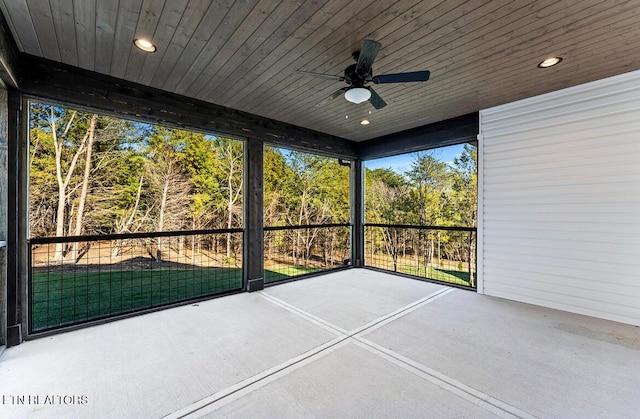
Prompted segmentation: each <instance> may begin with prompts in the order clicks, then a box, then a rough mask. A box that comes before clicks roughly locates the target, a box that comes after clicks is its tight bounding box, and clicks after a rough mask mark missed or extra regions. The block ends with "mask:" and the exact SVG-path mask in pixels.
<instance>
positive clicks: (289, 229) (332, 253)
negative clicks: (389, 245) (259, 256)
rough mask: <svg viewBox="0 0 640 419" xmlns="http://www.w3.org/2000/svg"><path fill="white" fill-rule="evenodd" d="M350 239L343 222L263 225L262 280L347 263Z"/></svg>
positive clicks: (309, 272) (302, 273)
mask: <svg viewBox="0 0 640 419" xmlns="http://www.w3.org/2000/svg"><path fill="white" fill-rule="evenodd" d="M350 243H351V225H350V224H346V223H344V224H319V225H300V226H272V227H265V228H264V275H265V278H264V279H265V283H273V282H278V281H284V280H287V279H290V278H292V277H299V276H303V275H309V274H313V273H316V272H323V271H328V270H331V269H337V268H341V267H344V266H348V265H349V264H350V261H349V257H350V249H351V247H350Z"/></svg>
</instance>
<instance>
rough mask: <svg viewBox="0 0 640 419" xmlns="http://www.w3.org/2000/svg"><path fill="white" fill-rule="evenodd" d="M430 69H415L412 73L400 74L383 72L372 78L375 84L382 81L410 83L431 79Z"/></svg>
mask: <svg viewBox="0 0 640 419" xmlns="http://www.w3.org/2000/svg"><path fill="white" fill-rule="evenodd" d="M430 74H431V73H430V72H429V71H413V72H410V73H398V74H381V75H379V76H375V77H374V78H373V79H371V81H372V82H374V83H375V84H380V83H409V82H413V81H427V80H429V75H430Z"/></svg>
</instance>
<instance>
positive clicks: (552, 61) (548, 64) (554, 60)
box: [538, 57, 562, 68]
mask: <svg viewBox="0 0 640 419" xmlns="http://www.w3.org/2000/svg"><path fill="white" fill-rule="evenodd" d="M560 61H562V57H549V58H546V59H545V60H544V61H542V62H541V63H540V64H538V68H549V67H553V66H554V65H556V64H558V63H559V62H560Z"/></svg>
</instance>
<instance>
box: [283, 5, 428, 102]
mask: <svg viewBox="0 0 640 419" xmlns="http://www.w3.org/2000/svg"><path fill="white" fill-rule="evenodd" d="M440 5H441V4H438V5H435V6H434V7H433V8H430V9H428V10H424V11H423V13H419V14H417V15H416V14H414V13H413V10H412V11H411V14H412V15H413V16H411V18H412V19H415V18H416V16H420V15H424V14H425V13H428V12H432V11H433V10H436V8H437V7H438V6H440ZM394 20H395V21H396V24H397V25H401V24H402V22H403V21H406V16H405V15H400V16H399V17H398V18H396V19H394ZM372 22H373V21H372ZM370 24H371V23H370ZM377 24H378V25H380V26H379V27H378V28H376V29H375V30H374V31H375V33H376V35H377V36H376V39H381V38H384V36H385V35H386V34H387V33H386V31H385V30H384V28H385V25H387V24H388V22H384V21H383V22H379V23H377ZM369 32H372V31H369ZM390 32H392V31H390ZM358 37H359V38H360V39H362V38H364V37H366V35H364V33H361V34H360V36H358ZM384 54H385V51H384V50H383V51H382V54H380V55H379V57H380V58H382V57H383V56H384ZM351 63H352V62H351V61H348V62H347V63H346V65H349V64H351ZM346 65H345V66H346ZM343 68H344V67H343ZM335 71H336V72H337V73H338V72H339V73H341V72H342V68H341V69H336V70H335ZM310 79H311V78H310V77H301V78H299V80H301V82H300V83H295V85H296V86H297V91H298V92H297V96H302V97H303V98H307V99H308V100H310V99H311V98H309V95H308V91H309V85H308V82H309V80H310ZM338 87H340V86H338ZM294 94H295V93H294ZM327 94H328V93H327ZM297 96H296V97H294V100H293V101H292V102H290V105H291V106H292V107H295V108H298V106H297V105H296V102H297ZM319 102H320V100H317V101H315V103H319ZM281 112H283V113H284V114H287V113H288V112H290V110H289V108H284V110H281Z"/></svg>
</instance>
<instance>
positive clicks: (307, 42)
mask: <svg viewBox="0 0 640 419" xmlns="http://www.w3.org/2000/svg"><path fill="white" fill-rule="evenodd" d="M369 4H370V3H365V2H364V1H359V2H357V5H358V7H362V8H366V7H367V6H368V5H369ZM342 7H343V5H342V4H340V3H339V2H333V1H332V2H329V3H326V4H325V7H323V8H322V9H321V10H319V11H318V12H317V13H315V14H314V15H313V16H311V17H310V18H309V21H307V22H305V23H304V24H303V26H302V27H301V28H302V29H301V31H300V32H302V33H297V32H298V31H297V32H296V33H295V34H294V35H293V37H294V38H296V39H298V38H299V42H297V44H296V45H295V46H294V47H292V48H287V47H288V46H287V47H285V49H286V50H287V52H286V53H285V54H284V55H281V54H280V53H278V54H272V55H270V56H269V59H270V60H271V61H273V63H265V62H264V61H263V62H262V63H261V65H264V66H267V65H269V67H267V68H263V67H262V66H260V67H258V70H259V72H260V75H259V76H258V77H255V78H253V79H252V80H249V79H247V77H246V76H245V77H244V78H243V79H242V80H241V81H240V83H241V84H242V85H243V87H242V89H241V90H240V91H238V92H237V93H236V94H235V96H234V98H233V99H232V100H230V101H229V106H230V107H234V106H238V103H242V102H245V103H250V104H251V105H253V106H255V104H256V102H258V101H259V97H261V96H262V95H263V94H264V91H265V90H269V91H270V92H271V91H272V90H271V89H272V88H273V83H274V82H273V80H274V79H276V80H277V81H278V82H279V81H280V80H283V79H284V77H290V74H291V73H290V68H291V67H292V66H293V64H294V62H295V61H297V60H299V61H304V59H305V57H306V56H307V55H308V54H310V53H313V54H317V53H316V51H317V50H318V49H319V48H318V46H319V45H321V44H322V43H323V41H325V40H326V39H328V38H329V37H330V35H332V34H334V35H335V34H336V33H338V34H340V33H341V32H342V31H346V30H347V29H346V26H344V25H342V27H340V28H339V29H338V30H336V29H332V28H331V27H329V26H328V24H327V23H328V20H326V19H327V18H329V19H332V17H333V16H335V15H336V14H338V15H342V14H340V13H339V12H340V9H341V8H342ZM307 27H310V28H315V29H313V32H311V33H309V34H308V35H307V36H306V37H304V34H305V33H308V31H309V30H311V29H307ZM340 29H341V30H342V31H341V30H340ZM338 36H340V35H338ZM340 39H344V38H343V37H340ZM328 42H332V41H330V40H329V41H328ZM279 48H280V47H279ZM283 71H284V73H285V74H286V75H285V76H284V77H283V78H278V77H277V75H278V74H280V73H281V72H283ZM274 90H276V91H278V92H280V91H282V92H283V94H284V95H286V94H287V93H286V91H284V89H278V88H275V89H274ZM249 96H250V100H247V98H248V97H249ZM269 96H270V97H273V94H270V95H269ZM253 106H251V107H252V108H253ZM258 109H259V108H258Z"/></svg>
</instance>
